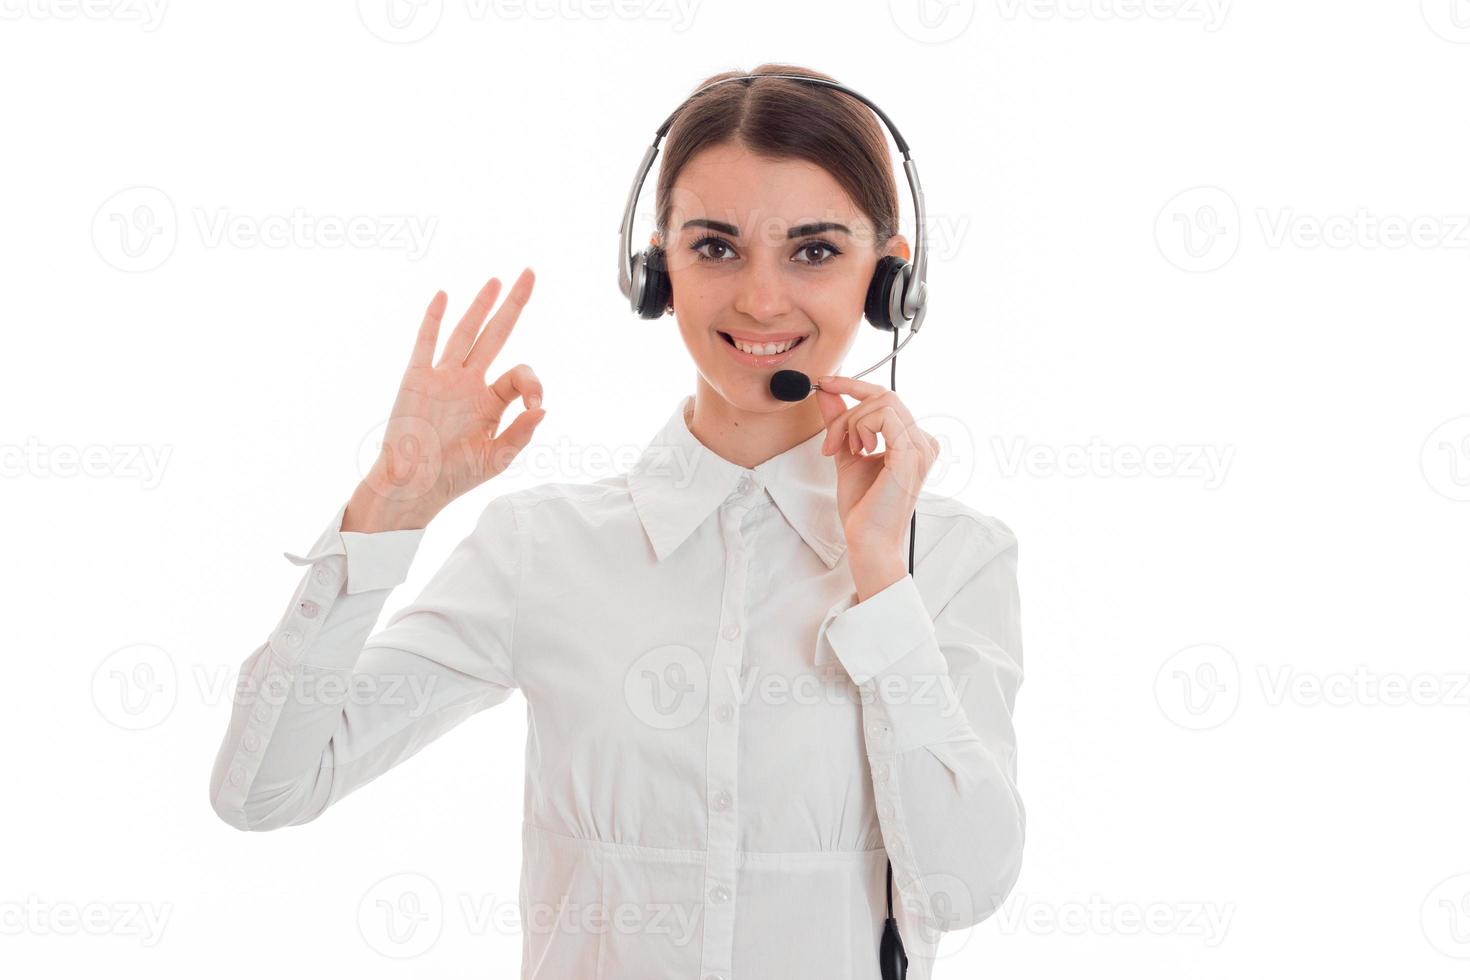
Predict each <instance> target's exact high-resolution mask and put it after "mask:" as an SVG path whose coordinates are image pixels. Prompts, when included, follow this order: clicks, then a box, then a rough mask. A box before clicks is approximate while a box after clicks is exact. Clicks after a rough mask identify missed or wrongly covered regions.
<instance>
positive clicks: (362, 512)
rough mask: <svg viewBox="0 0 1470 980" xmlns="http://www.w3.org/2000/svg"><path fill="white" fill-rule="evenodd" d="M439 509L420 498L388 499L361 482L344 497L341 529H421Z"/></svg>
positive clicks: (426, 525) (363, 531) (362, 531)
mask: <svg viewBox="0 0 1470 980" xmlns="http://www.w3.org/2000/svg"><path fill="white" fill-rule="evenodd" d="M438 513H439V510H438V508H435V507H432V506H426V505H425V504H424V503H423V502H421V501H400V500H391V499H389V498H387V497H384V496H383V495H381V494H379V493H377V492H375V491H374V490H373V489H372V488H371V487H370V486H368V485H367V484H366V483H360V484H358V486H357V489H356V490H354V491H353V493H352V497H351V499H349V500H348V501H347V510H346V512H345V513H344V514H343V515H342V530H343V531H356V532H360V533H363V534H374V533H377V532H379V531H410V530H421V529H423V528H426V527H428V526H429V522H430V521H431V520H433V519H434V516H435V515H436V514H438Z"/></svg>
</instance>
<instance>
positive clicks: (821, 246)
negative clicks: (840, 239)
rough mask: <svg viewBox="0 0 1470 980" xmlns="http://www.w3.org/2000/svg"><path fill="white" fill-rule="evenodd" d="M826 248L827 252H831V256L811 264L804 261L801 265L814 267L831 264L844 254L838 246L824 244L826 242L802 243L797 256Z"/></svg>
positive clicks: (815, 260)
mask: <svg viewBox="0 0 1470 980" xmlns="http://www.w3.org/2000/svg"><path fill="white" fill-rule="evenodd" d="M824 248H825V249H826V250H827V251H829V252H831V253H832V254H831V255H827V256H823V257H822V258H818V259H814V260H813V261H810V262H805V261H804V262H802V263H801V264H802V265H814V266H815V265H826V264H827V263H828V262H831V261H832V260H833V259H834V258H836V257H837V256H839V255H841V254H842V250H841V249H840V248H838V247H837V246H836V245H833V244H832V243H831V242H824V241H811V242H802V243H801V247H800V248H798V249H797V250H796V254H797V255H800V254H802V253H803V252H809V250H811V249H824Z"/></svg>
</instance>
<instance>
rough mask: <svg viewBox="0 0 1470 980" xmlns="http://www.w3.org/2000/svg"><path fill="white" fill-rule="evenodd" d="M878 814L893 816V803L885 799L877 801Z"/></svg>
mask: <svg viewBox="0 0 1470 980" xmlns="http://www.w3.org/2000/svg"><path fill="white" fill-rule="evenodd" d="M878 816H880V817H891V816H893V804H891V803H889V802H888V801H887V800H880V801H879V802H878Z"/></svg>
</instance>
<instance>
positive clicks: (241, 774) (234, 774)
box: [230, 766, 245, 786]
mask: <svg viewBox="0 0 1470 980" xmlns="http://www.w3.org/2000/svg"><path fill="white" fill-rule="evenodd" d="M244 779H245V771H244V770H243V769H241V768H240V767H239V766H236V767H235V768H233V769H231V770H230V785H231V786H239V785H240V783H241V782H243V781H244Z"/></svg>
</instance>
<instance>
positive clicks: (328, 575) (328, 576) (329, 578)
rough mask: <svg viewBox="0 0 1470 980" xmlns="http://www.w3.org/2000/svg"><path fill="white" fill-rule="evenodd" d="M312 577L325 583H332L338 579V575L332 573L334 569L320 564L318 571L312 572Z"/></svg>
mask: <svg viewBox="0 0 1470 980" xmlns="http://www.w3.org/2000/svg"><path fill="white" fill-rule="evenodd" d="M312 578H314V579H316V580H317V581H318V582H320V583H321V584H323V585H331V584H332V583H333V582H335V581H336V580H337V577H336V576H335V575H333V574H332V570H331V569H330V568H328V567H327V566H325V565H318V566H317V567H316V571H315V572H314V573H313V574H312Z"/></svg>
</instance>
